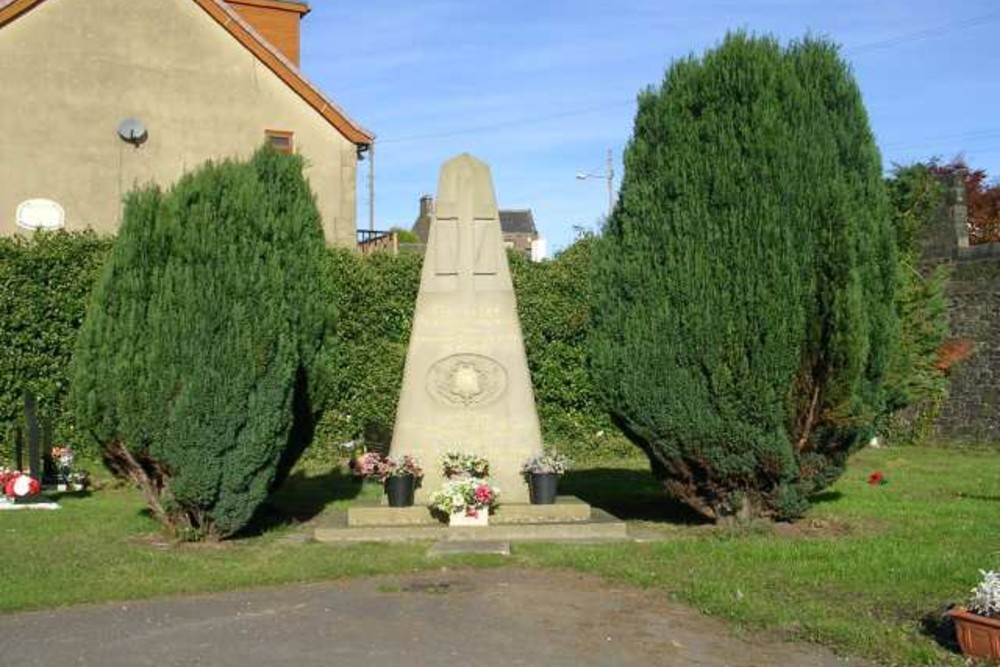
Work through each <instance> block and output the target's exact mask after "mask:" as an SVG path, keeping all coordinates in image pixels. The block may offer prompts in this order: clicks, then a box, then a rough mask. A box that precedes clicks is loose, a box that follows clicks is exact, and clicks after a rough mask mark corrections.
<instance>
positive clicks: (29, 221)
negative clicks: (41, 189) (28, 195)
mask: <svg viewBox="0 0 1000 667" xmlns="http://www.w3.org/2000/svg"><path fill="white" fill-rule="evenodd" d="M65 220H66V211H64V210H63V207H62V206H60V205H59V204H57V203H56V202H54V201H52V200H51V199H29V200H27V201H24V202H21V204H20V205H19V206H18V207H17V217H16V218H15V221H16V223H17V226H18V227H20V228H21V229H29V230H31V231H36V230H39V229H43V230H48V231H51V230H53V229H62V227H63V225H64V224H65Z"/></svg>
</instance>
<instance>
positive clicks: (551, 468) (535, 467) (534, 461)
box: [521, 454, 573, 475]
mask: <svg viewBox="0 0 1000 667" xmlns="http://www.w3.org/2000/svg"><path fill="white" fill-rule="evenodd" d="M572 465H573V462H572V461H570V460H569V459H568V458H566V457H565V456H563V455H562V454H540V455H538V456H535V457H532V458H530V459H528V460H527V461H525V462H524V465H523V466H521V472H522V473H524V474H525V475H531V474H534V475H548V474H556V475H562V474H563V473H565V472H566V471H567V470H569V468H570V466H572Z"/></svg>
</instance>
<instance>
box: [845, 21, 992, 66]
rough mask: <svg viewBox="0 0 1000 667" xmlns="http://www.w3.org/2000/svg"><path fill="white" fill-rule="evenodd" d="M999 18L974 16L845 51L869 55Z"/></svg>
mask: <svg viewBox="0 0 1000 667" xmlns="http://www.w3.org/2000/svg"><path fill="white" fill-rule="evenodd" d="M998 18H1000V12H990V13H989V14H981V15H980V16H973V17H971V18H967V19H961V20H958V21H950V22H948V23H942V24H940V25H936V26H932V27H930V28H923V29H921V30H915V31H914V32H909V33H904V34H902V35H897V36H896V37H890V38H888V39H882V40H879V41H876V42H869V43H867V44H861V45H859V46H855V47H852V48H849V49H845V53H850V54H854V55H857V54H860V53H867V52H868V51H875V50H877V49H885V48H889V47H893V46H898V45H900V44H906V43H907V42H915V41H919V40H921V39H928V38H930V37H937V36H938V35H943V34H945V33H948V32H951V31H953V30H958V29H961V28H968V27H972V26H976V25H982V24H985V23H987V22H989V21H993V20H995V19H998Z"/></svg>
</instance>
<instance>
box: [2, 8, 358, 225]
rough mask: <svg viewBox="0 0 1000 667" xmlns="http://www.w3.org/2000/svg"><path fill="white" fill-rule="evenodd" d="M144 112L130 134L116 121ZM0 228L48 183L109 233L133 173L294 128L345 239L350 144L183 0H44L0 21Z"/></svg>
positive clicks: (217, 153)
mask: <svg viewBox="0 0 1000 667" xmlns="http://www.w3.org/2000/svg"><path fill="white" fill-rule="evenodd" d="M128 116H135V117H138V118H140V119H141V120H142V121H143V122H144V123H145V125H146V127H147V128H148V129H149V139H148V141H147V142H146V143H145V144H143V145H142V146H141V147H139V148H135V147H133V146H131V145H128V144H126V143H125V142H123V141H122V140H121V139H119V138H118V136H117V134H116V127H117V126H118V123H119V122H120V121H121V120H122V119H124V118H126V117H128ZM0 130H2V135H3V141H2V142H0V234H6V235H9V234H12V233H14V232H15V231H16V227H15V221H14V217H15V210H16V208H17V205H18V204H19V203H20V202H22V201H24V200H26V199H31V198H38V197H43V198H47V199H52V200H55V201H57V202H59V203H60V204H61V205H62V206H63V207H64V208H65V210H66V228H67V229H70V230H79V229H85V228H88V227H89V228H92V229H94V230H97V231H98V232H103V233H113V232H114V231H115V230H116V229H117V227H118V224H119V223H120V219H121V204H120V202H121V199H122V197H123V195H124V194H125V193H126V192H127V191H128V190H130V189H131V188H132V187H134V186H135V185H136V184H142V183H146V182H150V181H153V182H157V183H160V184H162V185H169V184H170V183H172V182H173V181H175V180H176V179H177V178H178V177H179V176H180V175H182V174H183V173H184V172H186V171H190V170H192V169H194V168H195V167H197V166H198V165H199V164H201V163H202V162H204V161H205V160H207V159H219V158H224V157H228V156H246V155H249V154H250V153H251V152H252V151H253V150H254V149H256V148H257V147H258V146H260V145H261V144H262V143H263V141H264V132H265V130H291V131H293V132H294V133H295V146H296V152H298V153H300V154H302V155H303V157H304V158H305V159H306V162H307V171H306V176H307V177H308V178H309V181H310V183H311V185H312V188H313V190H314V192H315V193H316V197H317V203H318V205H319V209H320V212H321V214H322V216H323V226H324V232H325V235H326V239H327V241H328V242H329V243H334V244H340V245H354V242H355V223H356V166H357V157H356V147H355V145H354V144H353V143H352V142H351V141H349V140H348V139H346V138H345V137H344V136H343V135H341V134H340V133H339V132H338V131H337V130H336V129H335V128H334V127H332V126H331V125H330V124H329V123H328V122H327V121H326V120H325V119H324V118H323V117H322V116H320V114H319V113H318V112H317V111H316V110H315V109H313V108H312V107H310V106H309V105H308V104H307V103H306V102H304V101H303V100H302V99H301V98H300V97H299V96H298V95H297V94H296V92H295V91H293V90H292V89H291V88H290V87H289V86H288V85H287V84H285V83H284V82H283V81H282V80H281V79H279V78H278V76H277V75H275V74H274V73H273V72H272V71H271V70H269V69H268V68H267V67H266V66H265V65H264V64H263V63H261V62H260V61H259V60H258V59H257V58H256V57H254V55H253V54H251V53H250V52H249V51H248V50H247V49H246V48H245V47H244V46H243V45H242V44H240V42H239V41H237V40H236V39H235V38H234V37H233V36H232V35H230V34H229V33H228V32H227V31H226V30H225V29H224V28H223V27H222V26H221V25H219V24H218V23H216V22H215V20H213V19H212V18H211V17H210V16H208V15H207V14H206V12H205V11H204V10H203V9H202V8H201V7H199V6H198V4H196V3H195V2H192V1H191V0H49V1H47V2H43V3H41V4H40V5H38V6H37V7H35V8H34V9H31V10H30V11H29V12H28V13H26V14H24V15H23V16H20V17H19V18H17V19H15V20H14V21H13V22H11V23H9V24H7V25H5V26H3V27H2V28H0Z"/></svg>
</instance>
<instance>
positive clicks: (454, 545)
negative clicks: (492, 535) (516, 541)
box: [427, 540, 510, 556]
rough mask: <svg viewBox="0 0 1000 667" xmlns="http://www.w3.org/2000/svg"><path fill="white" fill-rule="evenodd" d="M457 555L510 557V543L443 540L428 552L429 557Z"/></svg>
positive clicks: (433, 545)
mask: <svg viewBox="0 0 1000 667" xmlns="http://www.w3.org/2000/svg"><path fill="white" fill-rule="evenodd" d="M455 554H489V555H496V556H509V555H510V542H504V541H489V542H484V541H482V540H442V541H440V542H435V543H434V544H432V545H431V548H430V549H428V550H427V555H428V556H452V555H455Z"/></svg>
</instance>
